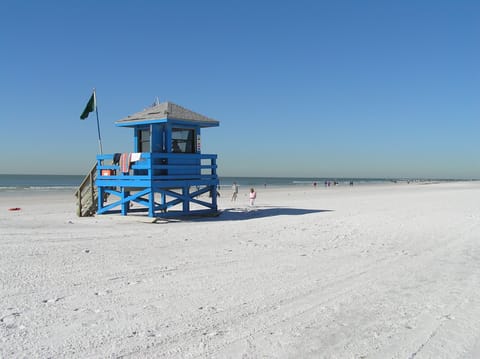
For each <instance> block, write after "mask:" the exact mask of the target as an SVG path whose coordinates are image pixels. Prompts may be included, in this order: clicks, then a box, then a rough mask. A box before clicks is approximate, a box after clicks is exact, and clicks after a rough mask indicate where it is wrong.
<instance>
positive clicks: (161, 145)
mask: <svg viewBox="0 0 480 359" xmlns="http://www.w3.org/2000/svg"><path fill="white" fill-rule="evenodd" d="M115 125H116V126H118V127H127V128H131V129H132V130H133V148H132V152H131V153H114V154H101V155H97V163H96V165H95V166H94V168H93V169H92V171H91V172H90V174H89V175H88V176H87V177H86V178H85V180H84V181H83V183H82V185H81V186H80V188H79V189H78V190H77V192H76V196H77V199H78V200H77V214H78V215H79V216H88V215H93V214H94V213H95V212H96V213H97V214H105V213H112V212H120V213H121V214H122V215H127V214H128V213H133V212H142V211H143V212H148V216H150V217H176V216H185V215H205V214H209V215H211V214H216V213H218V208H217V186H218V183H219V180H218V176H217V164H216V161H217V155H216V154H202V153H201V129H203V128H206V127H216V126H218V125H219V122H218V121H216V120H213V119H211V118H208V117H206V116H203V115H200V114H198V113H195V112H193V111H190V110H188V109H186V108H184V107H181V106H179V105H176V104H174V103H172V102H164V103H160V104H157V105H154V106H152V107H150V108H148V109H146V110H144V111H141V112H137V113H135V114H133V115H131V116H128V117H125V118H123V119H121V120H118V121H116V122H115ZM85 198H86V200H84V199H85ZM82 200H83V202H84V203H85V204H83V205H82Z"/></svg>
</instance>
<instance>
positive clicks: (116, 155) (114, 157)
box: [112, 153, 122, 165]
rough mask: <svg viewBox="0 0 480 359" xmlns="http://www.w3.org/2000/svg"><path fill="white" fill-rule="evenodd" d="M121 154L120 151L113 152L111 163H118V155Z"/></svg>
mask: <svg viewBox="0 0 480 359" xmlns="http://www.w3.org/2000/svg"><path fill="white" fill-rule="evenodd" d="M121 155H122V154H121V153H114V154H113V160H112V164H113V165H118V163H119V162H120V156H121Z"/></svg>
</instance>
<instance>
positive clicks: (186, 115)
mask: <svg viewBox="0 0 480 359" xmlns="http://www.w3.org/2000/svg"><path fill="white" fill-rule="evenodd" d="M165 119H167V120H184V121H194V122H201V123H203V124H204V125H205V126H218V124H219V122H218V121H217V120H214V119H212V118H209V117H206V116H203V115H200V114H199V113H196V112H193V111H190V110H188V109H186V108H184V107H182V106H179V105H177V104H174V103H173V102H168V101H167V102H162V103H160V104H158V105H155V106H153V107H150V108H147V109H145V110H143V111H140V112H137V113H134V114H133V115H130V116H127V117H125V118H122V119H121V120H118V121H116V122H115V124H117V125H128V124H135V123H136V122H143V121H149V120H165Z"/></svg>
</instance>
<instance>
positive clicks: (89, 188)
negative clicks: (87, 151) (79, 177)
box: [75, 163, 98, 217]
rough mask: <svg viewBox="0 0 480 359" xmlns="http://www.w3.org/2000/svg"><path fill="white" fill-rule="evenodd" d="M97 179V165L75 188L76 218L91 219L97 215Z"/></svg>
mask: <svg viewBox="0 0 480 359" xmlns="http://www.w3.org/2000/svg"><path fill="white" fill-rule="evenodd" d="M96 178H97V164H96V163H95V166H93V168H92V169H91V170H90V173H89V174H88V175H86V176H85V179H84V180H83V182H82V184H81V185H80V186H79V187H78V188H77V191H76V192H75V197H77V216H79V217H91V216H93V215H94V214H95V213H97V209H98V191H97V187H96V186H95V180H96Z"/></svg>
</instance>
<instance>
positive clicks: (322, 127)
mask: <svg viewBox="0 0 480 359" xmlns="http://www.w3.org/2000/svg"><path fill="white" fill-rule="evenodd" d="M0 46H1V56H0V91H1V94H0V95H1V96H0V105H1V115H0V121H1V131H0V150H1V153H2V156H1V158H2V159H1V160H0V165H1V168H0V173H26V174H30V173H32V174H36V173H42V174H44V173H52V174H84V173H86V172H87V171H88V170H89V169H90V168H91V167H92V165H93V164H94V162H95V156H96V154H97V152H98V143H97V137H96V136H97V132H96V122H95V116H93V115H91V116H90V117H89V118H88V119H87V120H86V121H81V120H80V119H79V116H80V113H81V112H82V110H83V108H84V107H85V104H86V102H87V100H88V98H89V96H90V94H91V91H92V88H94V87H95V88H96V89H97V99H98V108H99V115H100V123H101V131H102V136H103V146H104V152H105V153H113V152H127V151H131V150H133V145H132V133H131V130H129V129H125V128H119V127H116V126H115V125H114V124H113V123H114V121H116V120H118V119H120V118H123V117H125V116H127V115H130V114H132V113H135V112H137V111H140V110H142V109H144V108H145V107H147V106H148V105H150V104H151V103H152V102H153V101H154V100H155V98H156V97H157V96H158V97H159V99H160V101H166V100H168V101H172V102H175V103H177V104H179V105H182V106H184V107H187V108H189V109H191V110H194V111H196V112H199V113H201V114H204V115H206V116H209V117H212V118H214V119H216V120H219V121H220V127H218V128H210V129H206V130H205V131H204V132H203V136H202V152H203V153H217V154H218V155H219V166H220V169H219V173H220V175H223V176H292V177H295V176H311V177H326V176H331V177H430V178H431V177H434V178H480V140H479V135H480V101H479V100H480V2H479V1H464V0H458V1H454V0H451V1H442V0H432V1H429V0H424V1H417V0H401V1H400V0H398V1H388V0H378V1H369V0H365V1H358V0H345V1H342V0H339V1H322V0H317V1H315V0H312V1H302V0H299V1H250V0H241V1H208V0H205V1H194V0H192V1H181V0H180V1H173V0H172V1H154V0H151V1H146V0H135V1H98V0H82V1H60V0H58V1H51V0H45V1H34V0H31V1H17V0H3V1H2V2H0Z"/></svg>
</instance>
